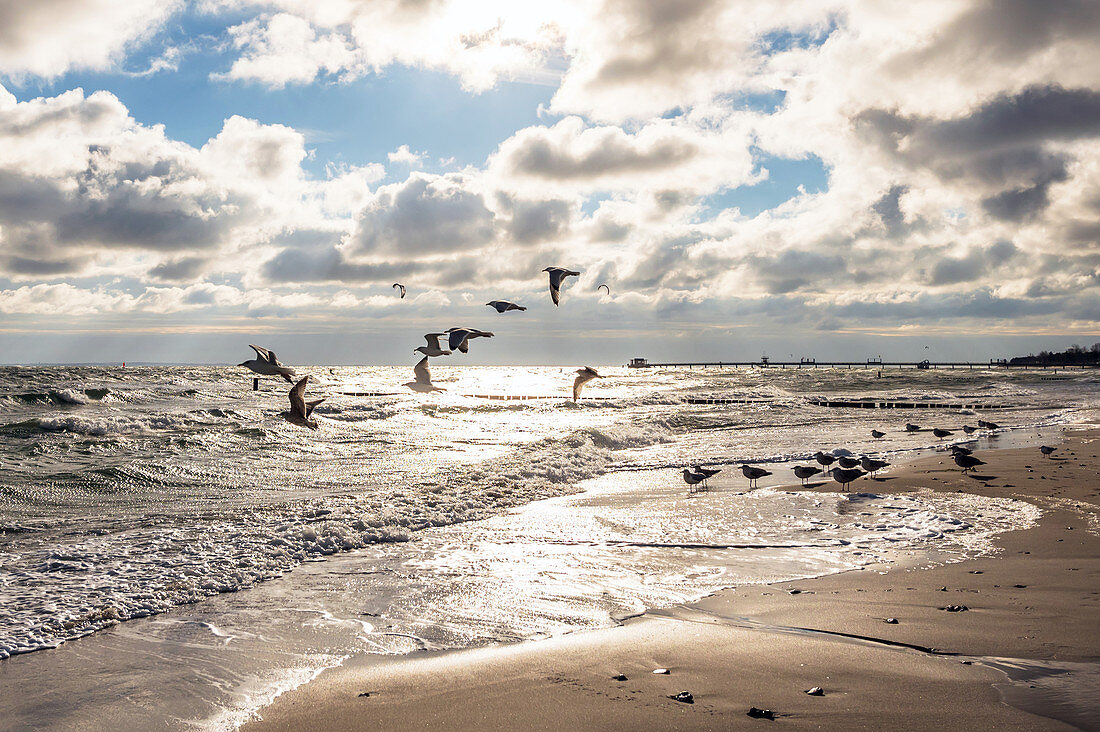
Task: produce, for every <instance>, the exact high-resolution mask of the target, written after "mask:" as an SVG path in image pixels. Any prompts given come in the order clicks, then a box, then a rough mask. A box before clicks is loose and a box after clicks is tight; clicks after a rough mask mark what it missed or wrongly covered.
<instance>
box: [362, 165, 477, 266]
mask: <svg viewBox="0 0 1100 732" xmlns="http://www.w3.org/2000/svg"><path fill="white" fill-rule="evenodd" d="M464 183H465V179H463V178H462V177H461V176H447V177H443V178H428V177H422V176H413V177H410V178H409V179H408V180H406V181H405V182H404V183H401V184H399V185H398V186H391V187H389V188H387V189H385V190H384V191H383V192H382V193H380V194H379V195H378V197H377V198H376V199H375V200H374V201H372V202H371V203H370V204H369V205H368V206H367V207H366V208H364V209H363V211H362V212H361V213H360V215H359V218H358V221H357V229H356V233H355V235H354V237H353V243H354V247H355V250H356V251H357V252H362V253H389V254H397V253H400V254H405V255H409V254H414V255H415V254H429V253H444V252H460V251H464V250H467V249H474V248H478V247H481V246H484V245H486V244H489V243H491V242H492V241H493V238H494V235H495V229H494V214H493V212H492V211H490V210H489V208H488V207H487V206H486V204H485V199H484V197H483V196H482V195H481V194H480V193H477V192H474V191H471V190H467V189H466V188H464V187H463V184H464Z"/></svg>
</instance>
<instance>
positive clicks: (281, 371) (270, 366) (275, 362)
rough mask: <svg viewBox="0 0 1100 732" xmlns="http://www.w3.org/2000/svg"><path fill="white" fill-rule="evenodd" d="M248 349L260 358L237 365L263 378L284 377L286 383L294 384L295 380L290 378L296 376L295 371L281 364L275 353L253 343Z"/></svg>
mask: <svg viewBox="0 0 1100 732" xmlns="http://www.w3.org/2000/svg"><path fill="white" fill-rule="evenodd" d="M248 347H249V348H251V349H252V350H253V351H255V352H256V356H258V358H252V359H249V360H248V361H243V362H241V363H239V364H237V365H238V366H247V367H248V368H249V369H250V370H251V371H254V372H255V373H257V374H261V375H263V376H282V377H283V378H284V379H286V383H288V384H293V383H294V379H292V378H290V377H292V376H294V369H292V368H290V367H289V366H283V365H282V364H281V363H279V359H277V358H275V351H269V350H267V349H266V348H264V347H262V346H254V345H252V344H251V343H250V344H248Z"/></svg>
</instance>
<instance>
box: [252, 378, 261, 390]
mask: <svg viewBox="0 0 1100 732" xmlns="http://www.w3.org/2000/svg"><path fill="white" fill-rule="evenodd" d="M259 390H260V377H259V376H253V377H252V391H259Z"/></svg>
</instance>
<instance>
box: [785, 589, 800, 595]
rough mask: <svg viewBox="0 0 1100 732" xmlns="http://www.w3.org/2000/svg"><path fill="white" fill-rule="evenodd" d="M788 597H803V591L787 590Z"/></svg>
mask: <svg viewBox="0 0 1100 732" xmlns="http://www.w3.org/2000/svg"><path fill="white" fill-rule="evenodd" d="M787 594H788V595H801V594H802V590H787Z"/></svg>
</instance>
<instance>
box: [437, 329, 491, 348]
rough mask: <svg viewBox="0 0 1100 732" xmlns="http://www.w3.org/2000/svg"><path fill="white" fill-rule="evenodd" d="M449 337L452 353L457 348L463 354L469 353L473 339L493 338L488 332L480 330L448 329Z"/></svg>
mask: <svg viewBox="0 0 1100 732" xmlns="http://www.w3.org/2000/svg"><path fill="white" fill-rule="evenodd" d="M447 337H448V345H449V346H450V349H451V350H452V351H453V350H455V349H456V348H457V349H458V350H459V351H462V352H463V353H469V352H470V339H471V338H492V337H493V334H492V333H490V332H489V331H487V330H478V329H477V328H448V329H447Z"/></svg>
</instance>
